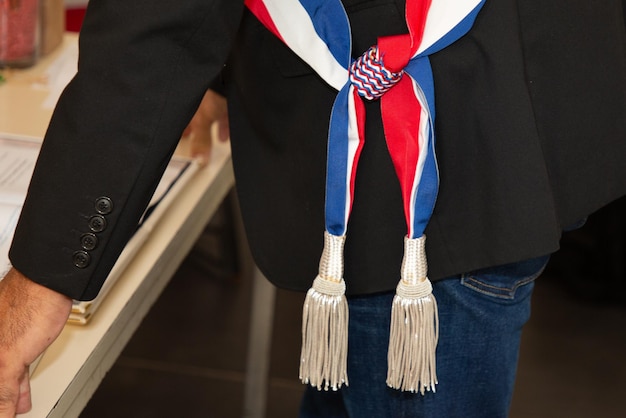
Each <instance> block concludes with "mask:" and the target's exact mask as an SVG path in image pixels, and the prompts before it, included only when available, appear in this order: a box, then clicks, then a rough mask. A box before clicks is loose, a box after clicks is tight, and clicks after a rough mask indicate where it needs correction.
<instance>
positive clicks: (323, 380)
mask: <svg viewBox="0 0 626 418" xmlns="http://www.w3.org/2000/svg"><path fill="white" fill-rule="evenodd" d="M344 241H345V238H344V237H337V236H334V235H330V234H329V233H328V232H326V233H325V235H324V252H323V254H322V258H321V260H320V269H319V275H318V276H317V277H316V279H315V280H314V282H313V287H312V288H311V289H309V291H308V292H307V295H306V299H305V301H304V309H303V312H302V353H301V356H300V380H301V381H302V382H303V383H305V384H310V385H311V386H313V387H316V388H317V389H319V390H321V389H324V390H328V389H332V390H338V389H339V388H341V386H342V385H343V384H345V385H346V386H347V385H348V375H347V358H348V303H347V301H346V297H345V290H346V285H345V282H344V280H343V243H344Z"/></svg>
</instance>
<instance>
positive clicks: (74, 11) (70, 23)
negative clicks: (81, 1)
mask: <svg viewBox="0 0 626 418" xmlns="http://www.w3.org/2000/svg"><path fill="white" fill-rule="evenodd" d="M84 17H85V8H84V7H80V8H68V9H66V10H65V29H66V30H67V31H69V32H79V31H80V27H81V26H82V25H83V18H84Z"/></svg>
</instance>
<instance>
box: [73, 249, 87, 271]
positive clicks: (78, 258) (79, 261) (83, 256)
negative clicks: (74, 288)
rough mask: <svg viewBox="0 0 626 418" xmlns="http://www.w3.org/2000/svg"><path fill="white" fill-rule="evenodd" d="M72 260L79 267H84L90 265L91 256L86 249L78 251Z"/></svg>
mask: <svg viewBox="0 0 626 418" xmlns="http://www.w3.org/2000/svg"><path fill="white" fill-rule="evenodd" d="M72 260H73V261H74V265H75V266H76V267H78V268H79V269H84V268H85V267H87V266H88V265H89V262H90V261H91V257H90V256H89V254H88V253H87V252H86V251H76V252H75V253H74V255H73V256H72Z"/></svg>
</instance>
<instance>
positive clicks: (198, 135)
mask: <svg viewBox="0 0 626 418" xmlns="http://www.w3.org/2000/svg"><path fill="white" fill-rule="evenodd" d="M214 122H216V123H217V139H219V140H220V141H226V140H228V137H229V135H230V131H229V126H228V109H227V106H226V99H225V98H224V97H223V96H221V95H219V94H217V93H215V92H214V91H213V90H207V91H206V93H205V94H204V98H203V99H202V102H201V103H200V106H199V107H198V110H197V111H196V113H195V115H194V116H193V118H192V119H191V121H190V122H189V125H188V126H187V128H186V129H185V131H184V132H183V136H188V137H189V140H190V146H191V155H192V157H195V158H200V160H201V161H203V162H204V163H206V162H207V161H208V159H209V155H210V153H211V143H212V140H213V130H212V129H211V127H212V125H213V123H214Z"/></svg>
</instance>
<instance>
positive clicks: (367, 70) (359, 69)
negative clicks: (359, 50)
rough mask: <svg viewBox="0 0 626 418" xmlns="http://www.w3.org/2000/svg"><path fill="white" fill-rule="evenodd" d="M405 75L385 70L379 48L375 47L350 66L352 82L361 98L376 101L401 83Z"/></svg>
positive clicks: (401, 72)
mask: <svg viewBox="0 0 626 418" xmlns="http://www.w3.org/2000/svg"><path fill="white" fill-rule="evenodd" d="M403 73H404V72H403V71H400V72H397V73H394V72H392V71H389V70H388V69H387V68H385V65H384V64H383V59H382V57H380V55H379V53H378V47H376V45H374V46H372V47H371V48H370V49H368V50H367V51H365V53H364V54H363V55H361V56H360V57H359V58H358V59H356V60H355V61H354V62H353V63H352V64H351V65H350V82H351V83H352V85H354V88H355V89H356V90H357V92H358V93H359V96H361V97H364V98H366V99H367V100H375V99H379V98H380V97H381V96H382V95H383V94H385V93H386V92H387V90H389V89H390V88H392V87H393V86H394V84H396V83H397V82H398V81H400V79H401V78H402V74H403Z"/></svg>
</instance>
